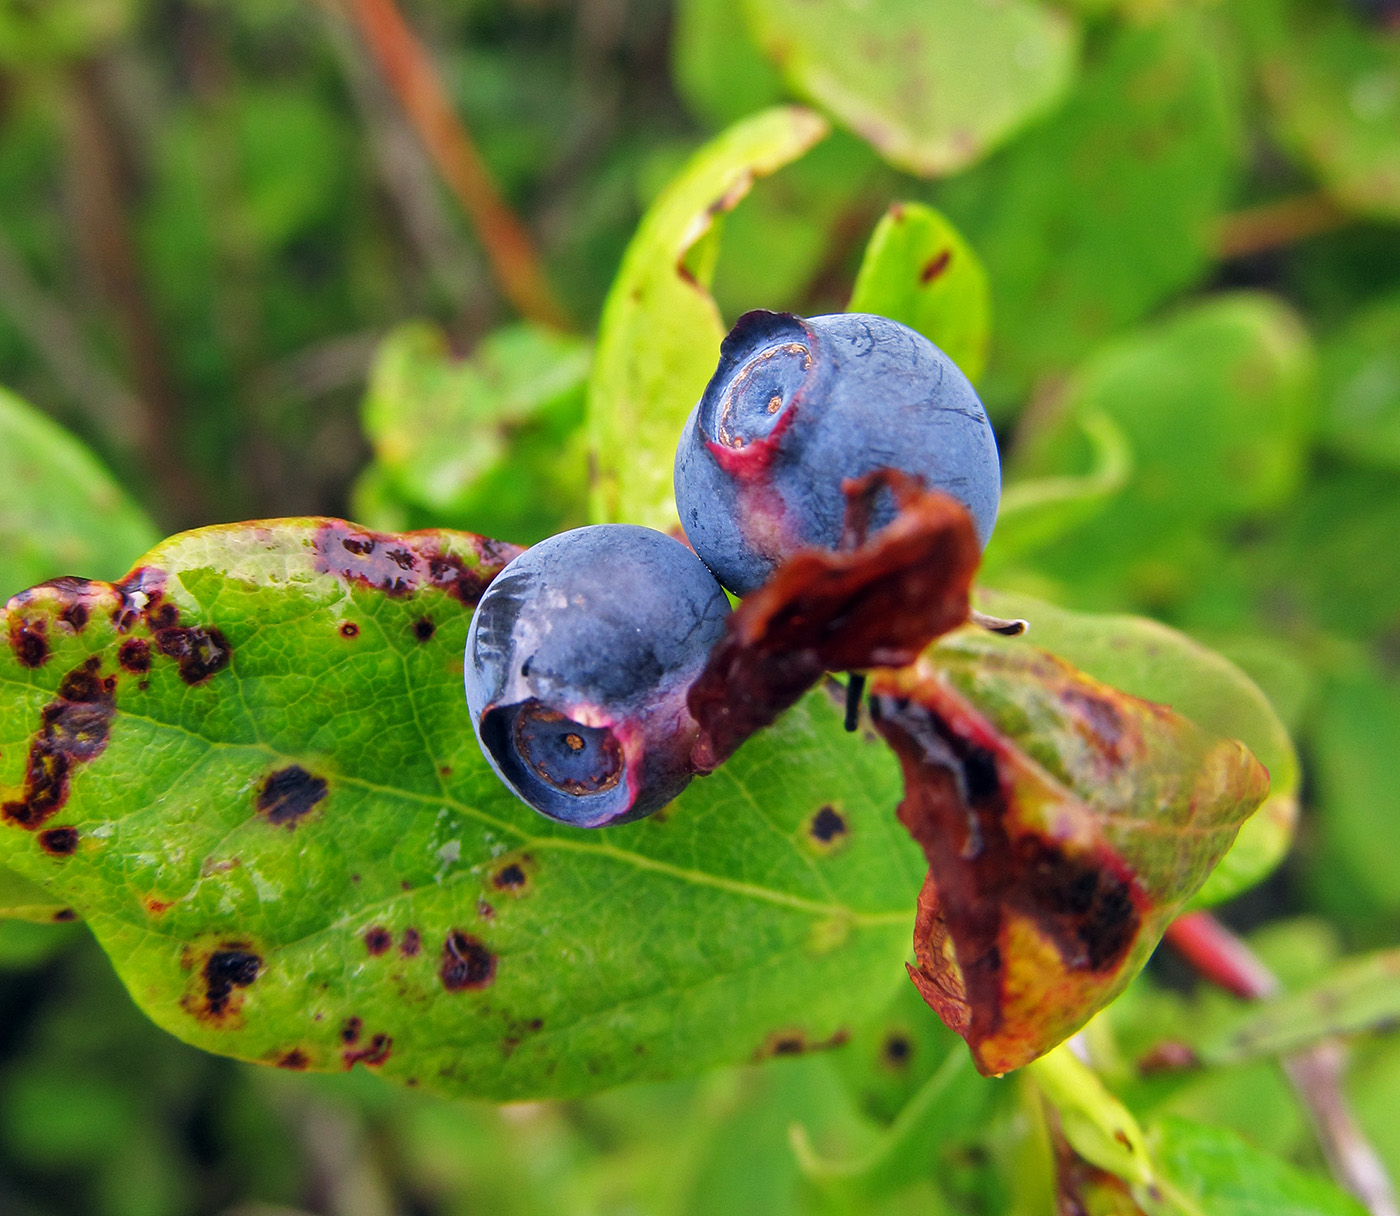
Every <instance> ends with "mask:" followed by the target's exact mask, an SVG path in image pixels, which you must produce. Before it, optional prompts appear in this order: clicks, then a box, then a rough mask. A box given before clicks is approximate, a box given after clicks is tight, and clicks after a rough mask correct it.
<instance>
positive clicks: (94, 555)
mask: <svg viewBox="0 0 1400 1216" xmlns="http://www.w3.org/2000/svg"><path fill="white" fill-rule="evenodd" d="M156 537H157V534H156V531H155V528H154V527H153V525H152V524H151V521H150V520H149V519H147V518H146V514H145V512H143V511H142V510H141V509H140V508H139V507H138V506H137V505H136V504H135V503H133V502H132V501H131V499H130V498H128V497H127V495H126V493H125V492H124V491H123V490H122V489H121V488H120V487H119V486H118V485H117V484H116V482H115V481H113V480H112V476H111V474H110V473H108V472H107V470H106V469H104V468H103V467H102V465H101V464H100V463H99V462H98V460H97V458H96V457H95V456H93V454H92V453H91V452H89V451H88V449H87V448H85V447H84V446H83V445H82V444H81V443H79V442H78V441H77V440H76V439H74V438H73V436H71V435H70V434H68V432H67V431H65V430H63V428H62V427H60V426H58V425H57V424H56V423H54V422H52V421H50V420H49V419H48V418H45V417H44V416H43V415H42V414H40V413H39V412H38V411H37V410H34V409H32V408H31V407H29V406H28V405H26V404H25V403H24V402H23V401H21V400H20V399H19V398H18V397H15V396H13V395H12V394H10V393H8V392H6V391H5V390H4V389H0V595H8V594H10V593H11V592H14V591H18V590H19V589H20V588H21V587H27V586H29V585H30V584H32V583H37V582H42V581H43V580H44V579H49V578H56V577H58V576H59V575H64V574H82V575H88V576H91V577H93V578H115V577H117V576H118V575H119V574H121V573H122V571H124V570H126V569H127V568H128V567H129V566H130V565H131V563H132V561H133V560H134V559H135V558H136V557H137V556H139V555H140V554H141V553H143V552H144V551H145V550H147V549H149V548H150V547H151V546H152V545H153V544H155V542H156Z"/></svg>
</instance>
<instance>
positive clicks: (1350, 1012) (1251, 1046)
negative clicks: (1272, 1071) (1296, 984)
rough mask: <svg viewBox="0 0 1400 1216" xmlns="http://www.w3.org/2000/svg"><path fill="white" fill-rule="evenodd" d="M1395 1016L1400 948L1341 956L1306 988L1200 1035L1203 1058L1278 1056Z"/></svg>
mask: <svg viewBox="0 0 1400 1216" xmlns="http://www.w3.org/2000/svg"><path fill="white" fill-rule="evenodd" d="M1397 1019H1400V950H1383V951H1379V952H1377V953H1375V954H1370V955H1366V956H1365V957H1363V958H1353V959H1347V960H1344V961H1343V962H1342V963H1341V964H1339V965H1338V966H1336V967H1334V968H1333V969H1332V970H1331V972H1330V973H1329V974H1328V975H1326V976H1325V977H1324V978H1322V979H1321V980H1319V981H1317V982H1316V983H1313V984H1310V985H1309V986H1308V987H1306V988H1304V989H1302V990H1300V991H1296V992H1290V993H1288V994H1287V995H1286V996H1282V997H1279V998H1277V999H1275V1000H1271V1001H1268V1002H1266V1003H1265V1004H1264V1005H1262V1006H1260V1007H1258V1008H1254V1009H1250V1010H1249V1011H1248V1012H1246V1013H1245V1014H1243V1015H1242V1016H1241V1017H1240V1018H1239V1019H1238V1020H1237V1021H1236V1022H1235V1023H1234V1024H1233V1025H1232V1026H1229V1027H1228V1028H1226V1029H1224V1030H1221V1031H1217V1032H1216V1033H1214V1034H1211V1035H1210V1036H1209V1037H1207V1038H1205V1039H1204V1040H1202V1041H1201V1042H1200V1044H1199V1047H1198V1048H1197V1049H1196V1050H1197V1054H1198V1055H1199V1056H1200V1058H1201V1059H1202V1060H1203V1061H1204V1062H1207V1063H1211V1064H1216V1063H1235V1062H1238V1061H1239V1060H1247V1059H1251V1058H1256V1057H1259V1056H1271V1057H1279V1056H1285V1055H1289V1054H1290V1053H1292V1052H1295V1051H1298V1050H1299V1049H1301V1048H1304V1047H1307V1046H1309V1045H1311V1044H1313V1043H1316V1042H1317V1041H1318V1040H1320V1039H1325V1038H1329V1037H1331V1036H1332V1035H1354V1034H1359V1033H1361V1032H1363V1031H1367V1030H1379V1029H1383V1028H1388V1027H1391V1026H1393V1025H1394V1024H1395V1023H1396V1021H1397Z"/></svg>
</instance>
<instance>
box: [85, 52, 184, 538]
mask: <svg viewBox="0 0 1400 1216" xmlns="http://www.w3.org/2000/svg"><path fill="white" fill-rule="evenodd" d="M101 72H102V69H101V65H100V64H99V63H98V62H97V61H93V60H89V61H86V62H81V63H79V64H77V65H76V66H75V67H74V68H73V69H72V70H71V72H70V73H69V77H68V82H67V83H68V88H67V91H66V100H67V103H68V104H67V118H68V122H67V145H68V146H67V152H68V176H69V181H70V183H71V197H72V206H73V212H74V214H73V229H74V234H73V235H74V239H75V241H76V243H77V245H78V248H79V250H80V251H81V253H82V255H83V257H84V258H85V260H86V262H87V264H88V267H89V268H90V269H91V270H92V271H93V272H94V274H95V277H96V280H97V285H98V290H99V291H100V292H101V294H102V296H103V298H104V300H105V301H106V303H107V305H108V308H109V310H110V312H111V315H112V317H113V319H114V320H115V322H116V326H117V330H118V333H119V334H120V336H121V339H122V345H123V346H124V348H125V353H126V356H127V362H128V363H129V365H130V368H131V375H132V379H133V380H134V382H135V384H136V389H137V394H138V395H139V396H140V398H141V399H142V401H143V402H144V403H145V406H146V410H147V412H148V415H149V419H150V425H149V426H148V427H147V428H145V430H144V433H143V435H142V447H143V455H144V456H145V463H146V465H147V467H148V469H149V470H150V474H151V476H152V478H153V479H155V481H156V483H157V485H158V486H159V488H160V493H161V496H162V497H163V498H164V499H165V503H166V506H167V507H168V508H169V509H170V510H171V511H172V513H173V514H174V516H175V517H176V518H177V520H178V521H179V522H180V523H183V524H192V523H194V522H196V521H197V520H198V519H199V517H200V516H201V514H202V511H201V509H200V503H201V498H202V495H201V493H200V491H199V488H198V486H197V485H196V483H195V481H194V479H193V478H192V477H190V476H189V474H188V472H187V471H186V469H185V465H184V461H183V460H182V459H181V454H180V451H179V435H180V433H181V430H182V425H183V415H182V410H181V406H180V398H179V394H178V393H177V391H176V389H175V386H174V380H173V377H172V375H171V373H170V365H169V357H168V352H167V350H166V346H165V341H164V338H163V336H162V334H161V332H160V326H159V324H158V323H157V321H156V317H155V312H154V309H153V308H152V307H151V304H150V301H149V299H148V298H147V295H146V291H145V285H144V284H143V282H142V278H141V269H140V263H139V260H138V258H137V255H136V249H135V244H134V242H133V240H132V237H131V232H130V228H129V226H128V222H127V215H126V204H127V200H126V197H125V194H126V192H125V189H124V183H123V174H122V167H121V164H120V163H119V160H118V157H117V148H118V141H119V138H120V136H119V132H118V131H117V130H115V129H114V125H113V122H112V119H111V108H110V105H109V104H108V99H107V98H106V96H105V93H104V89H103V83H102V76H101Z"/></svg>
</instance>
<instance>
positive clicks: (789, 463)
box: [675, 312, 1001, 595]
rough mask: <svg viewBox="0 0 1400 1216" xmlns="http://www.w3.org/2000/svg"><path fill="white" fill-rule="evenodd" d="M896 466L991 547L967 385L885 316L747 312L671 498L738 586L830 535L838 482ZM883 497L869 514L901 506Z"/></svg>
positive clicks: (983, 455) (689, 529)
mask: <svg viewBox="0 0 1400 1216" xmlns="http://www.w3.org/2000/svg"><path fill="white" fill-rule="evenodd" d="M879 468H893V469H899V470H901V471H903V472H905V473H909V474H912V475H913V476H915V477H917V478H919V479H920V480H921V481H922V482H923V484H924V485H925V487H926V488H928V489H931V490H941V491H943V492H944V493H945V494H949V495H951V496H952V497H954V498H956V499H958V500H959V501H960V502H961V503H962V504H963V505H964V506H965V507H966V508H967V509H968V512H969V513H970V514H971V516H972V519H973V524H974V526H975V527H976V530H977V538H978V540H979V541H980V542H981V543H982V544H983V545H984V546H985V545H986V543H987V539H988V538H989V537H990V536H991V534H992V525H993V523H994V522H995V520H996V513H997V504H998V502H999V501H1000V498H1001V467H1000V464H999V463H998V460H997V446H996V439H995V437H994V436H993V434H992V427H991V424H990V423H989V422H988V421H987V414H986V411H985V410H984V409H983V408H982V403H981V402H980V401H979V400H978V398H977V394H976V392H975V391H974V390H973V388H972V385H971V384H969V383H968V380H967V377H966V376H964V375H963V374H962V372H960V371H959V370H958V368H957V365H956V364H955V363H953V361H952V360H951V359H949V358H948V356H947V355H945V354H944V353H943V352H942V351H940V350H939V349H938V348H937V347H936V346H934V345H933V343H932V342H930V341H929V340H928V339H927V338H925V337H923V336H922V335H921V334H918V333H915V332H914V330H912V329H909V328H908V327H907V326H904V325H901V324H899V322H897V321H891V320H889V319H888V318H887V317H876V316H869V315H866V314H862V313H841V314H837V315H833V316H827V317H812V318H811V319H809V320H804V319H802V318H801V317H795V316H792V315H791V314H789V313H772V312H751V313H746V314H745V315H744V316H743V317H741V318H740V319H739V323H738V324H737V325H735V327H734V328H733V330H731V331H730V333H729V336H728V337H727V338H725V340H724V345H723V346H722V347H721V348H720V360H719V367H718V369H717V370H716V371H715V374H714V377H713V378H712V379H711V380H710V383H709V386H708V387H707V388H706V389H705V395H704V396H703V397H702V398H701V399H700V403H699V405H697V406H696V407H695V410H694V412H693V413H692V414H691V416H690V419H689V421H688V422H687V423H686V428H685V431H684V432H683V433H682V435H681V441H680V445H679V447H678V449H677V451H676V479H675V489H676V506H677V509H678V510H679V511H680V517H681V523H682V525H683V526H684V527H685V532H686V536H687V537H688V538H689V540H690V543H691V544H692V545H694V546H695V552H696V553H698V554H699V555H700V556H701V558H703V559H704V561H705V564H706V565H707V566H709V567H710V569H711V570H713V571H714V572H715V574H716V575H717V576H718V578H719V580H720V582H722V583H723V584H724V585H725V586H726V587H728V588H729V589H730V590H731V591H733V592H734V593H735V594H737V595H747V594H748V593H749V592H751V591H753V590H755V589H756V588H758V587H759V586H761V585H762V584H763V583H764V582H766V581H767V579H768V578H769V576H770V575H771V574H772V572H773V570H774V568H775V567H776V566H777V565H778V564H779V563H781V562H782V561H783V560H784V559H785V558H787V557H790V556H791V555H792V554H793V553H794V552H795V551H796V550H798V549H800V548H804V547H807V546H817V547H820V548H827V549H830V548H835V547H836V546H837V545H838V544H839V543H840V540H841V532H842V526H843V524H844V521H845V515H846V498H845V495H844V494H843V493H842V490H841V483H842V481H843V480H845V479H846V478H850V477H859V476H862V475H863V474H866V473H870V472H873V471H874V470H876V469H879ZM893 510H894V509H893V504H892V503H888V502H887V503H884V504H882V505H881V507H880V509H878V510H877V512H876V515H875V518H874V520H873V523H874V525H875V526H876V527H880V526H883V525H884V524H885V523H888V522H889V520H890V519H891V518H892V517H893Z"/></svg>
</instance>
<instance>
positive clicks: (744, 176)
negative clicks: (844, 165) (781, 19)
mask: <svg viewBox="0 0 1400 1216" xmlns="http://www.w3.org/2000/svg"><path fill="white" fill-rule="evenodd" d="M827 129H828V128H827V125H826V123H825V122H824V121H823V120H822V119H821V118H819V117H818V116H817V115H816V114H813V113H812V112H811V111H809V110H803V109H800V108H798V107H796V106H788V107H781V108H778V109H772V110H765V111H764V112H762V113H760V114H756V115H754V116H753V117H751V118H748V119H746V120H744V121H743V122H741V123H738V124H737V125H735V126H733V127H731V128H730V129H729V130H728V131H726V132H724V134H722V135H720V136H718V137H716V138H715V139H714V140H712V141H711V142H710V143H708V144H706V145H705V146H704V147H703V148H701V149H700V151H698V152H697V153H696V154H695V156H694V157H693V158H692V159H691V160H690V161H689V163H688V164H687V165H686V166H685V168H684V169H683V170H682V171H681V173H680V174H679V176H677V177H676V179H675V180H674V181H672V182H671V183H670V185H668V186H667V187H666V189H665V190H663V191H662V193H661V195H660V196H659V197H658V198H657V199H656V201H655V202H654V203H653V204H652V206H651V209H650V210H649V211H648V212H647V214H646V216H645V217H644V218H643V220H642V223H641V225H640V226H639V227H638V229H637V233H636V235H635V236H634V237H633V238H632V243H631V244H630V245H629V246H628V248H627V253H626V254H625V255H624V257H623V259H622V267H621V269H620V270H619V271H618V274H617V278H616V279H615V280H614V282H613V286H612V290H611V291H610V292H609V293H608V299H607V303H606V304H605V305H604V307H603V319H602V323H601V325H600V327H599V332H598V349H597V354H596V356H595V358H594V363H593V372H592V376H591V377H590V379H589V383H588V429H589V440H590V444H591V447H592V459H593V465H594V470H595V471H594V480H593V493H592V515H593V518H594V519H595V520H597V521H610V522H616V521H622V520H626V521H627V522H629V523H638V524H644V525H646V526H648V527H655V528H663V529H664V528H669V527H673V526H675V523H676V507H675V498H674V495H673V493H672V489H671V475H672V467H673V465H674V462H675V453H676V440H677V439H678V438H679V436H680V432H681V427H682V426H683V425H684V423H685V419H686V416H687V415H688V414H689V413H690V411H691V409H692V408H693V407H694V405H695V403H696V402H697V401H698V400H699V399H700V394H701V393H702V392H703V391H704V388H705V384H706V383H707V382H708V380H709V378H710V376H711V375H712V374H713V373H714V370H715V365H716V364H717V363H718V362H719V344H720V341H721V340H722V339H723V337H724V332H725V327H724V324H723V322H722V321H721V320H720V316H719V310H718V308H716V306H715V302H714V300H713V299H712V298H711V296H710V293H709V281H710V276H711V274H712V273H713V270H714V256H715V253H716V250H717V246H716V244H715V241H716V240H717V239H718V231H717V229H716V227H715V224H716V220H717V219H718V218H719V217H721V216H723V215H724V213H725V212H727V211H730V210H732V209H733V208H734V207H735V206H736V205H737V204H738V203H739V201H740V199H742V198H743V197H744V195H745V194H747V193H748V190H749V187H750V186H751V185H752V184H753V181H754V178H755V177H760V176H763V175H765V174H768V173H772V172H774V171H775V170H777V169H779V168H781V167H782V166H783V165H785V164H787V163H788V162H789V161H791V160H795V159H796V158H797V157H799V156H801V155H802V154H803V153H804V152H805V151H807V149H808V148H810V147H811V146H812V145H813V144H814V143H816V142H817V141H818V140H820V139H822V138H823V137H824V136H825V135H826V133H827Z"/></svg>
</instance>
